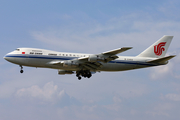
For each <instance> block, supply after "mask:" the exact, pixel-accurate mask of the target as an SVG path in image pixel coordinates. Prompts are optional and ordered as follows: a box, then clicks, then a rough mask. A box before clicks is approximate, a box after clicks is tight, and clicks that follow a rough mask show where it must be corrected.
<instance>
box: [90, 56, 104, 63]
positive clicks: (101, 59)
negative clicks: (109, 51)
mask: <svg viewBox="0 0 180 120" xmlns="http://www.w3.org/2000/svg"><path fill="white" fill-rule="evenodd" d="M88 61H89V62H97V61H105V59H104V58H101V57H100V56H98V55H90V56H89V59H88Z"/></svg>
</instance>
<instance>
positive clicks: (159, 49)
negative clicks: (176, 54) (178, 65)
mask: <svg viewBox="0 0 180 120" xmlns="http://www.w3.org/2000/svg"><path fill="white" fill-rule="evenodd" d="M172 39H173V36H167V35H165V36H163V37H162V38H160V39H159V40H158V41H157V42H155V43H154V44H152V45H151V46H150V47H149V48H147V49H146V50H144V51H143V52H142V53H140V54H139V55H138V56H137V57H152V58H161V57H164V56H165V54H166V52H167V50H168V48H169V45H170V43H171V41H172Z"/></svg>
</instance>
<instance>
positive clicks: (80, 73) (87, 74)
mask: <svg viewBox="0 0 180 120" xmlns="http://www.w3.org/2000/svg"><path fill="white" fill-rule="evenodd" d="M91 76H92V74H91V72H90V71H89V70H80V71H77V72H76V77H78V79H79V80H81V77H85V78H86V77H87V78H90V77H91Z"/></svg>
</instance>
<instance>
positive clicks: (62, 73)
mask: <svg viewBox="0 0 180 120" xmlns="http://www.w3.org/2000/svg"><path fill="white" fill-rule="evenodd" d="M58 74H59V75H65V74H74V72H73V71H69V70H58Z"/></svg>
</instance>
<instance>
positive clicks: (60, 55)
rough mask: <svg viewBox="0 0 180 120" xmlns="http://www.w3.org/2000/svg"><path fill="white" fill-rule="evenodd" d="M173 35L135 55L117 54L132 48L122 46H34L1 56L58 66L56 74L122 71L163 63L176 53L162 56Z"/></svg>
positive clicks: (34, 64)
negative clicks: (89, 50) (72, 49)
mask: <svg viewBox="0 0 180 120" xmlns="http://www.w3.org/2000/svg"><path fill="white" fill-rule="evenodd" d="M172 38H173V36H163V37H162V38H160V39H159V40H158V41H157V42H155V43H154V44H152V45H151V46H150V47H149V48H147V49H146V50H144V51H143V52H142V53H140V54H139V55H137V56H134V57H130V56H117V54H119V53H122V52H124V51H126V50H129V49H132V47H123V48H118V49H115V50H111V51H107V52H103V53H100V54H83V53H65V52H56V51H50V50H45V49H36V48H17V49H16V50H14V51H13V52H10V53H8V54H6V55H5V57H4V59H6V60H7V61H9V62H11V63H14V64H17V65H19V66H20V67H21V70H20V72H21V73H23V66H29V67H41V68H52V69H58V74H60V75H65V74H74V73H75V74H76V76H77V77H78V79H79V80H81V77H87V78H90V77H91V76H92V73H95V72H100V71H109V72H110V71H113V72H115V71H125V70H133V69H139V68H146V67H153V66H159V65H165V64H167V63H168V60H170V59H171V58H173V57H175V55H170V56H165V54H166V52H167V50H168V47H169V45H170V43H171V41H172Z"/></svg>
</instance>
